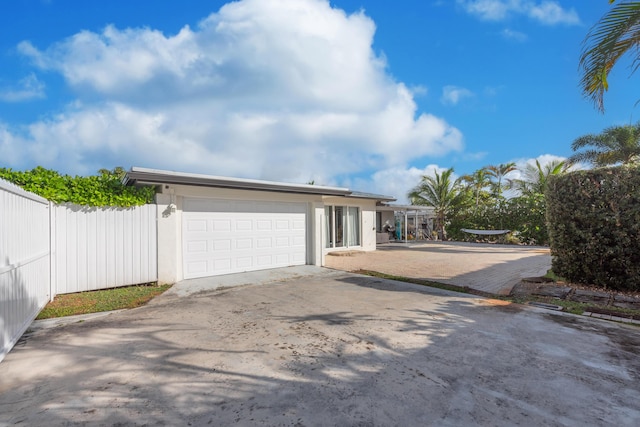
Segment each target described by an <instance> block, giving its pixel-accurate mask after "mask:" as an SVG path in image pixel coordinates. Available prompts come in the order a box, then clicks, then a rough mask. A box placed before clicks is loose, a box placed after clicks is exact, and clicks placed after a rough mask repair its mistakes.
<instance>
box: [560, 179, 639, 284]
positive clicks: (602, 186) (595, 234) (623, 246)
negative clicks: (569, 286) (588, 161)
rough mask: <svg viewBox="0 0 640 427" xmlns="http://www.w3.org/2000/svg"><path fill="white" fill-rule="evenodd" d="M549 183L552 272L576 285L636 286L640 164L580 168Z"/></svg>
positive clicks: (637, 276) (637, 274)
mask: <svg viewBox="0 0 640 427" xmlns="http://www.w3.org/2000/svg"><path fill="white" fill-rule="evenodd" d="M549 184H550V185H549V188H548V191H547V222H548V226H549V238H550V241H551V254H552V256H553V271H554V273H555V274H557V275H559V276H562V277H565V278H566V279H568V280H571V281H573V282H577V283H586V284H595V285H598V286H605V287H608V288H611V289H616V290H622V291H632V290H640V168H638V167H618V168H602V169H594V170H588V171H578V172H573V173H570V174H567V175H563V176H555V177H553V178H552V179H551V181H550V183H549Z"/></svg>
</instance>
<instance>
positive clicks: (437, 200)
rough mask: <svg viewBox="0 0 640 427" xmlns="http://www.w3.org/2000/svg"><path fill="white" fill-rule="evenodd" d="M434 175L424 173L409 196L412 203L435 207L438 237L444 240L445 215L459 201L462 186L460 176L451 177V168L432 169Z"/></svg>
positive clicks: (445, 234)
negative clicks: (440, 171)
mask: <svg viewBox="0 0 640 427" xmlns="http://www.w3.org/2000/svg"><path fill="white" fill-rule="evenodd" d="M434 175H435V176H428V175H424V176H423V177H422V180H421V181H420V184H418V185H417V186H416V187H415V188H414V189H413V190H411V192H409V198H410V199H411V203H412V204H416V205H425V206H431V207H433V208H434V209H435V214H436V230H437V231H438V237H439V238H440V239H441V240H446V238H447V232H446V230H445V222H446V220H447V215H448V214H449V213H451V211H452V210H453V209H454V208H455V207H456V206H457V205H458V204H459V203H460V201H461V196H462V190H463V187H462V185H461V183H460V181H461V179H460V178H458V179H455V180H454V179H453V177H452V175H453V168H449V169H447V170H446V171H444V172H442V174H439V173H438V171H436V170H434Z"/></svg>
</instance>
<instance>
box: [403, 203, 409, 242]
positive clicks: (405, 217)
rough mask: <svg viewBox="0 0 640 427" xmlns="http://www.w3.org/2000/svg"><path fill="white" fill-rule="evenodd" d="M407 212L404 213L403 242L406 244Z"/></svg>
mask: <svg viewBox="0 0 640 427" xmlns="http://www.w3.org/2000/svg"><path fill="white" fill-rule="evenodd" d="M407 216H408V215H407V211H406V210H405V211H404V242H405V243H407V242H408V240H409V239H408V237H409V236H407V222H408V218H407Z"/></svg>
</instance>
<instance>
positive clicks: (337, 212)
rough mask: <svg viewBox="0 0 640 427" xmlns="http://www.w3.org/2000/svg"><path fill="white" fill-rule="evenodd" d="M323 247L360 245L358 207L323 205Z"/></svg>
mask: <svg viewBox="0 0 640 427" xmlns="http://www.w3.org/2000/svg"><path fill="white" fill-rule="evenodd" d="M324 216H325V227H324V228H325V236H324V237H325V239H324V240H325V248H342V247H351V246H360V208H357V207H353V206H325V208H324Z"/></svg>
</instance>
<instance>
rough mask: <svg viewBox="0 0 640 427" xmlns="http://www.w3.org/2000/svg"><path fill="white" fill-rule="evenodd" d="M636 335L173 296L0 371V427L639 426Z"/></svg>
mask: <svg viewBox="0 0 640 427" xmlns="http://www.w3.org/2000/svg"><path fill="white" fill-rule="evenodd" d="M639 350H640V332H639V331H638V330H637V329H634V328H631V327H627V326H623V325H617V324H609V323H607V322H600V321H597V320H593V319H586V318H581V317H577V316H571V315H566V314H562V313H550V312H546V311H544V310H539V309H532V308H528V307H522V306H517V305H512V304H509V303H506V302H504V301H497V300H491V299H484V298H478V297H474V296H472V295H465V294H456V293H452V292H447V291H442V290H437V289H429V288H424V287H419V286H416V285H410V284H401V283H397V282H393V281H389V280H382V279H378V278H371V277H365V276H359V275H353V274H348V273H343V272H336V271H332V270H327V269H318V272H317V274H313V275H308V276H298V277H295V278H290V279H288V280H283V281H279V282H273V283H270V284H267V285H263V286H256V285H248V286H240V287H235V288H230V289H219V290H217V291H209V292H206V291H203V292H200V293H197V294H193V295H190V296H186V297H179V296H177V295H175V294H174V295H171V294H170V295H163V296H161V297H159V298H157V299H156V300H154V301H152V303H151V304H150V305H148V306H145V307H141V308H138V309H134V310H130V311H124V312H119V313H115V314H113V315H110V316H105V317H102V318H96V319H92V320H87V321H85V322H82V323H76V324H70V325H67V326H63V327H59V328H55V329H51V330H47V331H43V332H42V333H39V334H34V335H33V336H31V337H30V338H28V339H27V340H25V341H22V342H21V343H20V344H19V345H18V346H17V347H16V348H15V349H14V350H13V351H12V353H10V354H9V355H8V356H7V358H6V359H5V361H4V362H3V363H1V364H0V424H3V423H7V424H18V423H22V424H23V425H39V424H48V425H71V424H81V423H89V424H105V425H115V424H126V425H138V424H139V425H144V424H147V425H163V424H165V425H187V424H190V425H194V426H198V425H229V424H233V423H239V424H243V425H247V424H258V425H260V424H262V425H300V426H303V425H304V426H310V425H439V426H441V425H515V424H521V425H619V426H624V425H629V426H631V425H633V426H635V425H637V421H638V420H639V419H640V411H639V410H638V401H640V386H639V385H638V384H640V382H639V381H638V380H640V367H639V362H638V358H637V354H638V351H639Z"/></svg>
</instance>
